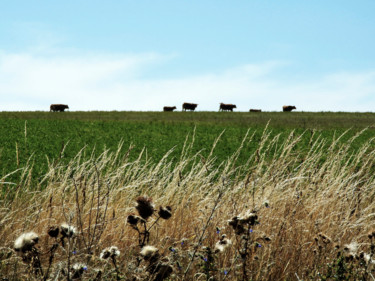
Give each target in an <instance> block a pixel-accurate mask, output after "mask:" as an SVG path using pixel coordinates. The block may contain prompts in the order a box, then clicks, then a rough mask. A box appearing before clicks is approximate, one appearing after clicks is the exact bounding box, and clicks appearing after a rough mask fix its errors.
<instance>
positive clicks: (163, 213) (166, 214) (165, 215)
mask: <svg viewBox="0 0 375 281" xmlns="http://www.w3.org/2000/svg"><path fill="white" fill-rule="evenodd" d="M158 214H159V216H160V217H161V218H162V219H165V220H167V219H169V218H170V217H171V216H172V208H171V207H170V206H167V207H165V208H164V207H161V206H160V208H159V213H158Z"/></svg>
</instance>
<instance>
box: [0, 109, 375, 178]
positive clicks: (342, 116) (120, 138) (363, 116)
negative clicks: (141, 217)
mask: <svg viewBox="0 0 375 281" xmlns="http://www.w3.org/2000/svg"><path fill="white" fill-rule="evenodd" d="M267 125H268V132H267V133H269V134H270V135H271V136H272V137H274V136H276V135H278V134H280V135H281V136H280V141H283V140H284V138H285V137H287V136H288V135H289V133H290V132H291V131H292V130H293V131H295V132H296V134H303V137H302V141H301V143H300V144H299V149H300V150H301V153H302V154H303V153H304V151H305V152H306V151H307V150H308V149H309V148H308V144H309V143H311V140H310V139H311V137H312V135H313V134H314V137H315V138H316V137H318V136H321V137H323V138H324V139H326V141H327V142H330V141H331V140H332V139H333V138H335V137H338V136H340V135H341V134H343V133H344V132H345V131H347V130H348V132H347V133H346V135H345V136H344V137H343V138H342V139H343V140H344V141H345V140H347V139H349V138H350V137H352V136H353V135H354V134H356V133H358V132H359V131H360V130H363V129H365V128H367V130H366V131H365V132H363V133H362V135H361V136H360V137H359V138H358V139H357V140H356V142H355V143H354V144H353V149H355V148H356V147H359V146H360V145H361V144H362V143H363V142H365V141H367V140H369V139H370V138H372V137H373V136H375V131H374V130H373V129H374V126H375V114H372V113H308V112H292V113H283V112H262V113H243V112H237V113H232V112H220V113H218V112H167V113H164V112H64V113H61V112H56V113H51V112H2V113H0V129H1V135H0V171H1V175H2V176H3V177H4V176H5V175H7V174H9V173H10V172H12V171H15V170H16V169H18V168H22V167H24V166H25V165H32V167H33V169H32V175H31V177H32V179H33V181H34V184H35V183H36V182H37V181H38V179H40V177H42V176H43V175H44V174H45V173H46V172H47V169H48V164H49V163H53V162H56V161H59V163H65V164H67V163H68V162H69V161H70V159H72V158H73V157H74V156H75V155H76V154H77V153H78V152H79V151H80V150H81V149H83V148H84V150H85V153H86V154H88V155H90V154H91V153H94V154H95V155H96V156H98V155H100V154H101V153H102V152H103V151H105V150H107V149H108V150H111V151H115V150H117V149H118V146H119V144H120V143H122V147H121V150H122V151H125V152H126V151H127V150H128V149H129V148H130V147H131V148H132V149H131V152H130V155H129V157H130V159H136V158H137V157H138V156H139V154H140V153H141V152H142V151H144V152H143V157H144V159H147V160H151V161H154V162H158V161H159V160H160V159H161V158H162V157H163V156H164V155H165V154H166V153H167V152H168V151H169V150H171V149H173V152H172V153H171V154H170V156H169V157H170V159H172V160H173V159H177V158H178V157H179V155H180V153H181V151H182V149H183V146H184V143H185V141H186V140H187V141H188V142H191V141H192V140H193V138H194V145H193V148H192V152H193V153H197V152H200V155H201V156H202V157H207V155H208V154H209V153H210V151H211V147H212V145H213V143H214V142H215V140H216V139H217V138H218V137H219V135H221V133H222V135H221V137H220V140H219V142H218V144H217V146H216V148H215V151H214V155H215V157H216V159H217V163H221V162H222V161H224V160H226V159H227V158H228V157H229V156H230V155H232V154H233V153H234V152H235V151H236V150H237V149H238V148H239V146H240V145H241V142H242V140H243V138H244V137H245V135H246V133H247V132H248V134H249V135H251V136H252V138H251V140H249V141H247V142H246V143H245V144H244V147H243V149H242V152H241V155H240V158H239V164H243V163H244V162H246V161H247V159H248V157H249V155H251V154H252V153H253V152H254V151H255V150H256V148H257V147H258V142H259V140H260V139H261V136H262V134H263V132H264V129H265V127H266V126H267ZM187 138H188V139H187ZM19 174H20V173H15V174H13V175H12V176H11V177H9V178H8V180H11V181H17V177H19Z"/></svg>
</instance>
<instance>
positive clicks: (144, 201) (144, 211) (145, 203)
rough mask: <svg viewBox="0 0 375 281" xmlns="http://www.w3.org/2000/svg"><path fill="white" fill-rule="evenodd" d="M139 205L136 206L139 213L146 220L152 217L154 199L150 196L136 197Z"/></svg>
mask: <svg viewBox="0 0 375 281" xmlns="http://www.w3.org/2000/svg"><path fill="white" fill-rule="evenodd" d="M136 202H137V205H136V206H135V208H136V209H137V211H138V214H139V215H140V216H141V217H142V218H143V219H145V220H147V219H148V218H149V217H151V216H152V215H153V214H154V211H155V206H154V204H153V203H152V199H151V198H150V197H145V196H139V197H138V198H137V199H136Z"/></svg>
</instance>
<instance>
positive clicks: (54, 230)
mask: <svg viewBox="0 0 375 281" xmlns="http://www.w3.org/2000/svg"><path fill="white" fill-rule="evenodd" d="M59 232H60V229H59V228H58V227H57V226H51V227H50V228H49V229H48V231H47V233H48V235H49V236H50V237H52V238H56V237H57V236H59Z"/></svg>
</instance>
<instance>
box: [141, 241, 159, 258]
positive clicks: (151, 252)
mask: <svg viewBox="0 0 375 281" xmlns="http://www.w3.org/2000/svg"><path fill="white" fill-rule="evenodd" d="M140 254H141V256H142V257H143V259H144V260H146V261H147V260H154V259H157V258H158V257H159V249H158V248H156V247H154V246H151V245H147V246H144V247H143V248H142V250H141V252H140Z"/></svg>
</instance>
